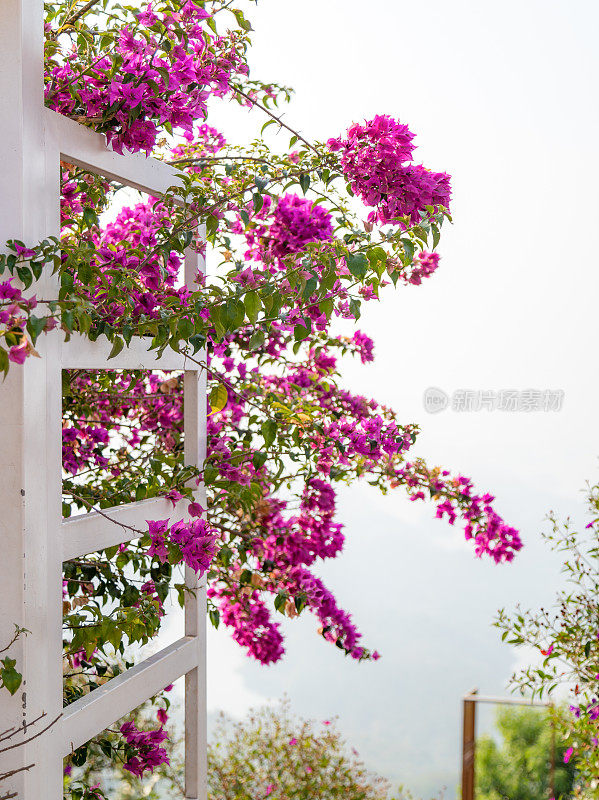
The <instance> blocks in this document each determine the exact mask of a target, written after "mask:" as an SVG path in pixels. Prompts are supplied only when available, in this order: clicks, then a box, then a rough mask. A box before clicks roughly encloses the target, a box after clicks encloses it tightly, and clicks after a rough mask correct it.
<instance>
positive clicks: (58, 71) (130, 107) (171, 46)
mask: <svg viewBox="0 0 599 800" xmlns="http://www.w3.org/2000/svg"><path fill="white" fill-rule="evenodd" d="M137 16H138V21H139V23H140V24H141V25H144V26H152V29H151V31H148V35H147V36H143V35H141V33H137V32H135V31H134V30H133V29H132V28H131V27H126V28H124V29H123V30H122V31H121V33H120V36H119V38H118V42H117V46H116V53H115V55H116V58H117V59H118V70H114V71H113V66H114V59H113V58H111V57H109V56H108V55H105V56H103V57H100V58H99V59H97V60H96V61H95V62H94V63H93V65H92V66H91V67H89V66H88V67H87V70H86V72H87V74H86V80H85V83H84V85H83V86H82V85H81V84H80V83H79V82H78V79H79V74H80V71H81V69H82V66H81V65H82V60H80V58H79V53H78V51H77V48H76V47H75V46H73V47H72V50H71V52H70V53H69V54H68V55H69V57H67V58H64V59H60V60H56V61H50V62H48V63H47V65H46V103H47V105H48V106H49V107H50V108H52V109H54V110H55V111H58V112H60V113H61V114H66V115H67V116H75V117H78V118H81V120H82V121H85V120H87V119H89V120H95V121H96V122H103V123H105V124H107V137H108V140H109V141H111V142H112V145H113V147H114V149H115V150H116V151H117V152H122V151H123V149H127V150H130V151H132V152H137V151H139V150H145V151H146V152H147V153H150V152H151V150H152V149H153V147H154V145H155V144H156V141H157V139H158V135H159V132H160V130H161V129H163V128H164V125H169V126H171V127H172V128H173V129H174V130H179V131H181V132H184V133H186V134H188V135H191V134H192V131H193V126H194V123H195V122H196V120H198V119H203V118H205V117H206V114H207V102H208V98H209V97H210V96H211V95H212V96H217V97H223V96H225V95H227V94H230V93H231V81H232V80H233V79H234V78H235V77H236V76H239V75H241V74H244V73H245V72H247V67H246V66H245V64H244V62H243V57H242V54H241V53H240V52H237V51H236V50H235V49H234V48H232V47H231V40H230V38H229V37H225V36H219V35H217V34H213V33H212V32H211V31H210V29H209V28H208V27H207V25H206V24H205V21H206V20H207V19H208V18H209V17H210V15H209V14H208V12H206V11H205V10H204V9H203V8H201V7H200V6H199V5H196V4H195V3H194V2H188V3H186V4H185V5H184V6H183V8H182V10H181V12H179V13H169V12H164V13H163V12H160V13H154V12H153V10H152V7H151V5H148V7H147V9H146V10H145V11H143V12H140V13H139V14H138V15H137ZM182 31H183V33H184V41H185V44H184V43H183V40H182V39H181V32H182Z"/></svg>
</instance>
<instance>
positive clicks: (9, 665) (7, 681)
mask: <svg viewBox="0 0 599 800" xmlns="http://www.w3.org/2000/svg"><path fill="white" fill-rule="evenodd" d="M0 665H1V666H0V685H1V686H3V687H4V688H5V689H8V691H9V692H10V693H11V694H15V692H17V691H18V689H19V687H20V685H21V683H22V681H23V676H22V675H21V673H20V672H18V671H17V669H16V665H17V661H16V659H15V658H8V657H6V658H3V659H0Z"/></svg>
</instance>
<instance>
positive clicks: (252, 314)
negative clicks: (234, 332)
mask: <svg viewBox="0 0 599 800" xmlns="http://www.w3.org/2000/svg"><path fill="white" fill-rule="evenodd" d="M243 304H244V306H245V313H246V314H247V318H248V319H249V321H250V322H255V321H256V320H257V319H258V312H259V311H260V307H261V305H262V304H261V303H260V298H259V296H258V294H257V292H248V293H247V294H246V296H245V297H244V298H243Z"/></svg>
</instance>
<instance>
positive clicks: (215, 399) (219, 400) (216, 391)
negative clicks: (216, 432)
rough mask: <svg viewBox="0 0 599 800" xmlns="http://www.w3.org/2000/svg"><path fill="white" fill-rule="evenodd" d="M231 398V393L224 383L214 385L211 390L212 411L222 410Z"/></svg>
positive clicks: (213, 412)
mask: <svg viewBox="0 0 599 800" xmlns="http://www.w3.org/2000/svg"><path fill="white" fill-rule="evenodd" d="M228 399H229V394H228V392H227V389H226V387H225V386H223V384H222V383H219V384H217V385H216V386H214V387H213V389H212V391H211V392H210V398H209V403H210V408H211V410H212V411H211V413H212V414H215V413H216V412H217V411H222V410H223V408H224V407H225V406H226V405H227V401H228Z"/></svg>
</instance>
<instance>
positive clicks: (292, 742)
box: [289, 736, 297, 747]
mask: <svg viewBox="0 0 599 800" xmlns="http://www.w3.org/2000/svg"><path fill="white" fill-rule="evenodd" d="M289 744H290V745H291V746H292V747H293V745H294V744H297V739H296V738H295V736H293V737H292V738H291V739H290V740H289Z"/></svg>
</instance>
